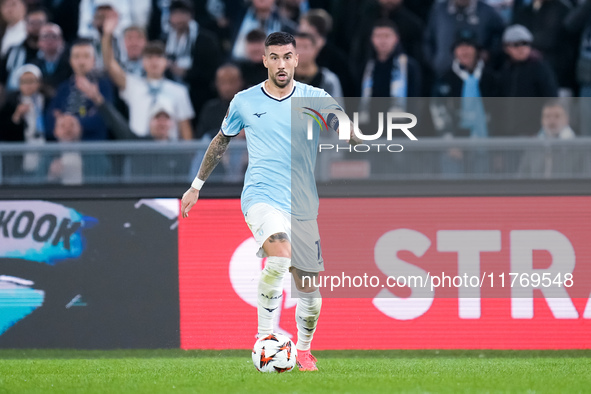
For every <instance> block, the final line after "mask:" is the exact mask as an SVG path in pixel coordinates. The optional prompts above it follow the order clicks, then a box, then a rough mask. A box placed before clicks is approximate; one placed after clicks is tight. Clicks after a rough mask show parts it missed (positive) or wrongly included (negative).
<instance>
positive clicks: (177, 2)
mask: <svg viewBox="0 0 591 394" xmlns="http://www.w3.org/2000/svg"><path fill="white" fill-rule="evenodd" d="M168 10H169V12H170V13H173V12H174V11H181V12H186V13H188V14H191V15H193V4H192V3H191V2H189V1H187V0H173V1H172V2H171V3H170V6H169V7H168Z"/></svg>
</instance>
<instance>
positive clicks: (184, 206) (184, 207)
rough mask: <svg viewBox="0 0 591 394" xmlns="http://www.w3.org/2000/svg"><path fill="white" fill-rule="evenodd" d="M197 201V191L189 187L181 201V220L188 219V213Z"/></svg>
mask: <svg viewBox="0 0 591 394" xmlns="http://www.w3.org/2000/svg"><path fill="white" fill-rule="evenodd" d="M198 199H199V190H197V189H195V188H194V187H190V188H189V190H187V191H186V192H185V194H183V199H182V200H181V213H182V214H183V218H188V217H189V211H190V210H191V208H193V205H195V204H196V203H197V200H198Z"/></svg>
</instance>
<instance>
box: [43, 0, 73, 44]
mask: <svg viewBox="0 0 591 394" xmlns="http://www.w3.org/2000/svg"><path fill="white" fill-rule="evenodd" d="M43 3H44V6H45V7H47V9H48V10H49V15H51V18H50V21H51V22H53V23H55V24H56V25H58V26H59V27H60V29H61V30H62V37H63V39H64V41H65V42H66V43H68V44H70V43H72V42H74V41H75V40H76V39H77V38H78V25H79V23H78V21H79V19H80V13H79V7H80V0H49V1H47V0H44V1H43Z"/></svg>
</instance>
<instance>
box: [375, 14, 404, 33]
mask: <svg viewBox="0 0 591 394" xmlns="http://www.w3.org/2000/svg"><path fill="white" fill-rule="evenodd" d="M380 27H386V28H388V29H392V30H393V31H394V33H396V35H397V36H399V35H400V34H399V33H398V26H396V24H395V23H394V22H392V21H391V20H390V19H388V18H382V19H378V20H377V21H376V22H375V23H374V24H373V28H374V29H377V28H380Z"/></svg>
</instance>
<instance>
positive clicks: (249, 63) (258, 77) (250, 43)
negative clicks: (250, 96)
mask: <svg viewBox="0 0 591 394" xmlns="http://www.w3.org/2000/svg"><path fill="white" fill-rule="evenodd" d="M265 38H267V35H266V34H265V32H264V31H262V30H258V29H255V30H253V31H251V32H249V33H248V34H247V35H246V59H245V60H241V61H237V62H236V63H237V64H238V66H239V67H240V71H241V73H242V78H243V79H244V83H245V87H246V88H249V87H251V86H254V85H258V84H259V83H261V82H263V81H264V80H265V79H267V76H268V71H267V69H266V68H265V65H264V64H263V55H264V54H265Z"/></svg>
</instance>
